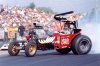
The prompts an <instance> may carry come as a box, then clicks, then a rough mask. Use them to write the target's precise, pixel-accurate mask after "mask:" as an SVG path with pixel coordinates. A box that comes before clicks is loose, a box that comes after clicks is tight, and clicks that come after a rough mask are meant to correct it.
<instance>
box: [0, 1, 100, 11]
mask: <svg viewBox="0 0 100 66" xmlns="http://www.w3.org/2000/svg"><path fill="white" fill-rule="evenodd" d="M31 2H34V3H35V4H36V6H37V7H50V8H52V9H53V10H54V11H56V12H65V11H70V10H74V11H76V12H87V11H90V10H91V9H92V8H96V7H99V8H100V6H99V5H100V0H0V4H5V5H10V6H13V5H17V6H27V5H29V4H30V3H31Z"/></svg>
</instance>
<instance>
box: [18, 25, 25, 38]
mask: <svg viewBox="0 0 100 66" xmlns="http://www.w3.org/2000/svg"><path fill="white" fill-rule="evenodd" d="M18 32H19V35H20V36H21V37H24V32H25V27H24V26H23V25H22V24H21V25H20V26H19V28H18Z"/></svg>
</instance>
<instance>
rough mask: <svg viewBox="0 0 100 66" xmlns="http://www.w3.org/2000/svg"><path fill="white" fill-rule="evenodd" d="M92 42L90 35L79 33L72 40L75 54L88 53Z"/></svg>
mask: <svg viewBox="0 0 100 66" xmlns="http://www.w3.org/2000/svg"><path fill="white" fill-rule="evenodd" d="M91 47H92V42H91V40H90V38H89V37H87V36H85V35H78V36H76V37H75V38H74V40H73V41H72V46H71V48H72V51H73V53H74V54H77V55H83V54H88V53H89V52H90V50H91Z"/></svg>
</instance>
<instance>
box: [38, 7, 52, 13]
mask: <svg viewBox="0 0 100 66" xmlns="http://www.w3.org/2000/svg"><path fill="white" fill-rule="evenodd" d="M37 9H38V10H40V11H43V12H45V13H54V12H53V10H52V9H51V8H50V7H38V8H37Z"/></svg>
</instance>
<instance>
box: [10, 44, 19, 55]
mask: <svg viewBox="0 0 100 66" xmlns="http://www.w3.org/2000/svg"><path fill="white" fill-rule="evenodd" d="M19 46H20V45H19V44H17V42H11V43H10V45H9V46H8V53H9V54H10V55H11V56H16V55H18V53H19V51H20V49H18V47H19Z"/></svg>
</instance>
